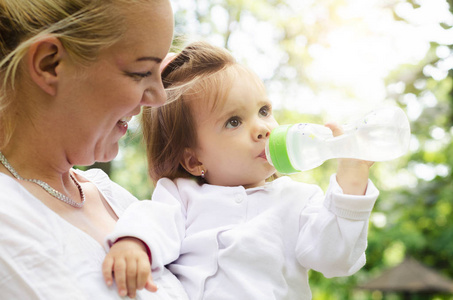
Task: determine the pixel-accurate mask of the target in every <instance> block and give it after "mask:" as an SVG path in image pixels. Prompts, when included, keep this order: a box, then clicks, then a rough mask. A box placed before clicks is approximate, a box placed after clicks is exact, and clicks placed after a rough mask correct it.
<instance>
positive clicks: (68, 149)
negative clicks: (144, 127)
mask: <svg viewBox="0 0 453 300" xmlns="http://www.w3.org/2000/svg"><path fill="white" fill-rule="evenodd" d="M0 28H1V33H0V34H1V36H0V52H1V58H0V59H1V63H0V79H1V90H0V162H1V164H0V191H1V193H0V291H1V295H2V298H4V299H116V298H119V297H120V295H121V296H123V295H125V294H126V293H127V290H130V291H132V292H130V293H129V296H130V297H134V296H135V288H138V289H141V288H143V287H145V285H146V286H147V288H148V289H150V290H155V287H154V286H152V285H151V284H150V283H149V282H148V283H145V282H135V281H133V280H132V281H129V282H128V283H127V286H120V287H118V289H119V291H117V289H116V288H115V287H113V285H111V286H107V285H106V284H105V283H104V282H103V279H102V273H101V264H102V261H103V259H104V257H105V249H104V248H103V244H104V239H105V236H106V234H107V233H109V232H110V231H111V230H112V229H113V227H114V225H115V223H116V221H117V219H118V217H119V216H120V215H121V214H122V212H123V211H124V209H125V208H126V207H127V206H128V205H129V204H131V203H133V202H135V201H137V200H136V199H135V198H134V197H133V196H132V195H131V194H129V193H128V192H126V191H124V190H123V189H122V188H120V187H119V186H117V185H115V184H114V183H113V182H111V181H110V180H109V179H108V177H107V176H106V175H105V174H104V173H102V172H101V171H99V170H92V171H88V172H81V171H76V170H74V169H72V167H73V166H74V165H91V164H92V163H94V162H95V161H109V160H112V159H113V158H114V157H115V156H116V155H117V153H118V140H119V139H120V138H121V137H122V136H123V135H124V134H125V133H126V131H127V122H128V121H129V120H130V118H131V117H132V116H134V115H137V114H138V113H139V112H140V109H141V106H157V105H161V104H163V103H164V101H165V99H166V97H165V93H164V90H163V86H162V82H161V78H160V72H159V67H160V64H161V61H162V59H163V58H164V57H165V56H166V54H167V52H168V49H169V47H170V44H171V39H172V32H173V17H172V11H171V6H170V3H169V1H168V0H26V1H25V0H24V1H17V0H2V1H1V2H0ZM118 264H119V266H117V269H115V271H116V270H120V269H121V265H120V263H118ZM137 268H138V269H140V268H141V266H137ZM116 275H117V277H118V276H124V274H121V273H120V272H119V271H118V274H116ZM155 283H156V284H157V285H158V287H159V289H158V291H157V292H156V293H151V292H148V291H140V293H141V294H140V293H139V295H138V298H140V299H179V298H185V295H184V293H183V292H182V289H181V286H180V283H179V282H178V281H177V280H176V278H175V277H174V276H173V275H171V274H170V273H169V272H166V271H165V270H164V272H163V274H162V276H161V277H160V278H155ZM118 292H119V294H120V295H118Z"/></svg>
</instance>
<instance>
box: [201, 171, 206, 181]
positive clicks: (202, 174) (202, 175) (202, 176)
mask: <svg viewBox="0 0 453 300" xmlns="http://www.w3.org/2000/svg"><path fill="white" fill-rule="evenodd" d="M204 173H205V172H204V170H201V178H203V179H204Z"/></svg>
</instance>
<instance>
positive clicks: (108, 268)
mask: <svg viewBox="0 0 453 300" xmlns="http://www.w3.org/2000/svg"><path fill="white" fill-rule="evenodd" d="M102 275H103V276H104V280H105V283H106V284H107V285H108V286H111V285H112V284H113V258H112V257H110V256H109V255H107V256H106V258H105V259H104V262H103V263H102Z"/></svg>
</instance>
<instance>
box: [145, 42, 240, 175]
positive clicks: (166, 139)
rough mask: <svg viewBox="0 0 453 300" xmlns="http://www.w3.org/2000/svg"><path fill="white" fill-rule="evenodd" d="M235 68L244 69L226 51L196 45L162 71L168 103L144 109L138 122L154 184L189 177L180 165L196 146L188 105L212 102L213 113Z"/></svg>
mask: <svg viewBox="0 0 453 300" xmlns="http://www.w3.org/2000/svg"><path fill="white" fill-rule="evenodd" d="M236 68H240V69H242V68H243V67H241V66H240V65H239V64H238V63H237V62H236V60H235V59H234V57H233V56H232V55H231V54H230V53H229V52H228V51H227V50H225V49H223V48H219V47H215V46H212V45H210V44H208V43H205V42H195V43H192V44H190V45H188V46H187V47H186V48H184V49H183V51H182V52H181V53H179V54H178V55H177V56H176V57H175V58H174V59H173V60H172V61H171V62H170V63H169V64H168V65H167V66H166V67H165V69H164V70H163V71H162V81H163V83H164V87H165V88H166V92H167V97H168V103H167V104H165V105H164V106H161V107H146V108H144V110H143V114H142V120H141V123H142V127H143V128H142V129H143V137H144V142H145V146H146V150H147V151H146V153H147V158H148V170H149V175H150V177H151V179H152V180H153V182H156V181H157V180H159V179H160V178H162V177H167V178H170V179H175V178H179V177H186V178H187V177H192V175H191V174H189V173H188V172H187V171H186V170H185V169H184V168H183V167H182V166H181V164H180V162H181V161H182V159H183V154H184V150H185V149H186V148H192V149H193V148H194V147H195V146H196V143H197V132H196V127H195V120H194V116H193V115H192V112H191V108H190V102H191V101H205V100H208V99H209V100H213V101H211V103H213V109H214V107H215V105H217V104H219V103H221V101H219V100H222V99H223V98H224V97H225V95H226V94H227V93H228V91H229V89H230V87H231V84H232V80H231V79H232V78H231V75H232V72H230V71H232V70H234V69H236ZM228 79H230V80H228ZM204 103H207V102H204Z"/></svg>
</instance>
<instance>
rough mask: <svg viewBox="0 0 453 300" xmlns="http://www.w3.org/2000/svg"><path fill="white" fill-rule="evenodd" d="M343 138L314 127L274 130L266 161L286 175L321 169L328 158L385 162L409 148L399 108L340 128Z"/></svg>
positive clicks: (407, 129)
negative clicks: (319, 167)
mask: <svg viewBox="0 0 453 300" xmlns="http://www.w3.org/2000/svg"><path fill="white" fill-rule="evenodd" d="M343 131H344V134H343V135H340V136H337V137H334V136H333V135H332V131H331V130H330V129H329V128H327V127H325V126H323V125H317V124H309V123H301V124H294V125H282V126H279V127H277V128H275V129H274V130H273V131H272V133H271V135H270V137H269V140H268V142H267V145H266V157H267V160H268V161H269V163H270V164H272V165H273V166H274V167H275V168H276V169H277V171H279V172H280V173H284V174H290V173H295V172H300V171H306V170H310V169H313V168H316V167H318V166H320V165H322V164H323V163H324V162H325V161H326V160H328V159H332V158H356V159H362V160H368V161H387V160H392V159H395V158H397V157H400V156H402V155H404V154H405V153H406V152H407V150H408V148H409V140H410V135H411V132H410V125H409V121H408V119H407V117H406V115H405V113H404V112H403V110H402V109H401V108H398V107H385V108H381V109H378V110H375V111H372V112H370V113H368V114H367V115H366V116H365V117H363V118H362V119H360V120H358V121H357V122H355V123H353V124H350V125H344V126H343Z"/></svg>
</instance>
